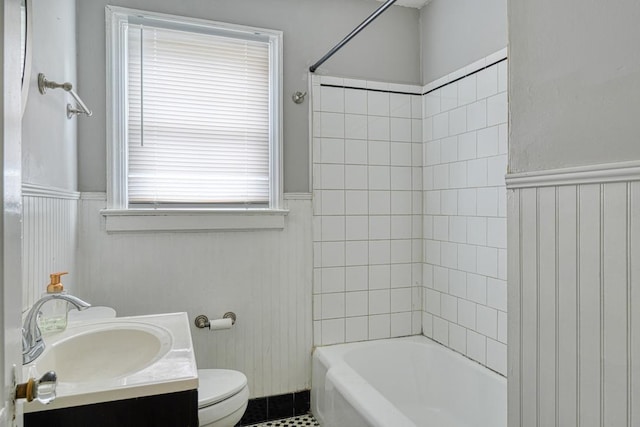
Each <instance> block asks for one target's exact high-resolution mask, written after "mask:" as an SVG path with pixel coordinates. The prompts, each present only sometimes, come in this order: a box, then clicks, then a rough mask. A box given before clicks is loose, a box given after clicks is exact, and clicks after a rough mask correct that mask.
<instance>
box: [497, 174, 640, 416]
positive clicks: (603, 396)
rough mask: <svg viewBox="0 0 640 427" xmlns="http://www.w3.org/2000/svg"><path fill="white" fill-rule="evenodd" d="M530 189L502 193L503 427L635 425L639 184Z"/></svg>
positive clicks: (639, 359)
mask: <svg viewBox="0 0 640 427" xmlns="http://www.w3.org/2000/svg"><path fill="white" fill-rule="evenodd" d="M530 184H531V183H529V182H527V185H526V186H523V188H512V189H510V190H509V195H508V200H509V203H508V209H509V226H508V234H509V255H508V256H509V279H508V280H509V307H508V308H509V311H508V313H509V314H508V316H509V343H510V345H509V357H508V365H509V366H508V379H509V425H510V426H581V427H582V426H637V425H640V411H638V409H637V408H639V407H640V406H639V405H640V397H639V396H640V368H639V366H640V345H639V342H640V321H639V318H640V315H638V314H637V313H638V312H640V283H638V277H639V275H640V208H639V206H640V182H638V181H628V182H610V181H609V182H607V181H606V180H605V181H604V182H603V183H593V182H589V183H585V184H578V185H574V184H570V185H557V186H546V185H541V186H540V187H538V188H536V187H533V186H531V185H530ZM514 187H515V185H514Z"/></svg>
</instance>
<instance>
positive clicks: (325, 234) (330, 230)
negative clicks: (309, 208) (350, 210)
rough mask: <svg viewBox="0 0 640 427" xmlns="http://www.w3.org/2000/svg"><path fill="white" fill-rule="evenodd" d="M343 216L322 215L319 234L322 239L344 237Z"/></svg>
mask: <svg viewBox="0 0 640 427" xmlns="http://www.w3.org/2000/svg"><path fill="white" fill-rule="evenodd" d="M344 227H345V218H344V216H339V215H337V216H323V217H322V231H321V233H320V234H321V236H322V240H323V241H325V242H326V241H335V240H344V238H345V228H344Z"/></svg>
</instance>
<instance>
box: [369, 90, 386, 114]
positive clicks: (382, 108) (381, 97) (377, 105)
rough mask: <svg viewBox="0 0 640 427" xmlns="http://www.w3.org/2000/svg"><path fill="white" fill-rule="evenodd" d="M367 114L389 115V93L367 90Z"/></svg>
mask: <svg viewBox="0 0 640 427" xmlns="http://www.w3.org/2000/svg"><path fill="white" fill-rule="evenodd" d="M367 96H368V99H367V114H369V115H371V116H387V117H388V116H389V93H388V92H374V91H367Z"/></svg>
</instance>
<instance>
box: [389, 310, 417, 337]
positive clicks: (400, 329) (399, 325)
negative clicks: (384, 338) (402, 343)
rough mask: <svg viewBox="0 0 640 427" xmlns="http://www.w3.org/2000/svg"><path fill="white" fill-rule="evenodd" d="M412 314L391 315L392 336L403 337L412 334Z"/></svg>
mask: <svg viewBox="0 0 640 427" xmlns="http://www.w3.org/2000/svg"><path fill="white" fill-rule="evenodd" d="M411 317H412V315H411V312H404V313H391V336H392V337H403V336H407V335H411V334H412V327H411V323H412V319H411Z"/></svg>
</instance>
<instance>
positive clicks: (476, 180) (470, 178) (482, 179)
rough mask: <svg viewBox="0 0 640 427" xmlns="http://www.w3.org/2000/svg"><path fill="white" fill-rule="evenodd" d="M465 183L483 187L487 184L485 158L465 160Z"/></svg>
mask: <svg viewBox="0 0 640 427" xmlns="http://www.w3.org/2000/svg"><path fill="white" fill-rule="evenodd" d="M467 185H468V186H470V187H484V186H486V185H487V160H486V159H476V160H469V161H468V162H467Z"/></svg>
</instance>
